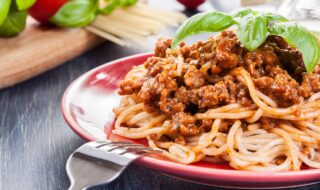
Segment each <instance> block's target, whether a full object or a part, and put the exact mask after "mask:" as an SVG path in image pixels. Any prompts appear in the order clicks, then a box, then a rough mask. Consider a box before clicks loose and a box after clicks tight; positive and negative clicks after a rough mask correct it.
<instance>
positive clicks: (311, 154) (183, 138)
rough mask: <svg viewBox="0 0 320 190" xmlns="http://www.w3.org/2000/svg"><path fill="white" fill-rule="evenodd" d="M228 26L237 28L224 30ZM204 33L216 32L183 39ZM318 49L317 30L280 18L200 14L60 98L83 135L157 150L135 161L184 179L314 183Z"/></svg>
mask: <svg viewBox="0 0 320 190" xmlns="http://www.w3.org/2000/svg"><path fill="white" fill-rule="evenodd" d="M213 18H214V19H213ZM228 19H230V20H228ZM261 19H262V20H261ZM263 19H265V20H263ZM222 21H223V22H222ZM203 22H204V23H203ZM211 22H213V23H211ZM228 22H229V24H227V23H228ZM261 22H265V23H264V25H262V26H261V25H260V24H259V23H261ZM219 23H220V25H219ZM221 23H222V24H221ZM248 23H249V24H248ZM250 23H251V24H250ZM252 23H253V24H252ZM208 24H215V27H209V28H208V27H207V25H208ZM232 25H238V29H236V30H234V29H232V30H229V29H227V28H228V27H230V26H232ZM251 25H253V26H251ZM264 26H265V27H266V28H264ZM243 28H245V30H244V29H243ZM279 28H280V29H279ZM264 30H266V32H265V31H264ZM203 32H219V33H218V34H216V35H214V36H212V37H210V38H209V39H206V40H205V41H198V42H196V43H193V44H191V45H188V44H186V43H185V42H181V41H182V40H183V39H185V38H186V37H188V36H190V35H194V34H198V33H203ZM288 32H289V33H288ZM294 32H297V33H298V34H294ZM264 33H265V34H264ZM296 35H298V36H299V38H297V36H296ZM246 36H247V37H246ZM248 36H249V37H248ZM259 41H260V42H259ZM248 42H250V43H248ZM248 44H249V45H248ZM319 49H320V48H319V43H318V40H317V39H316V38H315V37H313V36H312V34H311V33H309V32H308V31H307V30H306V29H305V28H302V27H300V26H298V25H296V24H291V23H289V21H287V20H286V19H285V18H283V17H281V16H279V15H273V14H263V13H257V12H254V11H252V10H245V11H242V12H240V13H238V14H235V15H232V16H231V15H226V14H224V13H219V12H208V13H201V14H198V15H195V16H193V17H191V18H189V19H188V20H187V21H185V23H183V24H182V26H180V28H179V29H178V31H177V34H176V36H175V37H174V39H173V40H171V39H164V38H161V39H159V40H158V41H157V42H156V45H155V50H154V52H153V53H146V54H140V55H134V56H131V57H126V58H122V59H120V60H116V61H113V62H111V63H107V64H105V65H102V66H100V67H98V68H95V69H93V70H91V71H89V72H87V73H86V74H84V75H82V76H81V77H79V78H78V79H77V80H75V81H74V82H73V83H72V84H71V85H70V86H69V87H68V89H67V90H66V92H65V94H64V96H63V99H62V112H63V115H64V118H65V119H66V121H67V123H68V124H69V125H70V127H71V128H72V129H73V130H74V131H75V132H76V133H77V134H78V135H79V136H81V137H82V138H84V139H86V140H97V139H105V138H108V139H110V140H114V141H121V140H124V141H133V142H135V143H140V144H141V143H142V144H145V145H146V146H150V147H152V148H154V149H156V150H159V151H161V152H162V154H161V155H150V156H146V157H143V158H141V159H139V160H138V161H137V163H138V164H141V165H143V166H146V167H149V168H152V169H155V170H159V171H161V172H164V173H167V174H170V175H173V176H175V177H177V178H180V179H184V180H190V181H193V182H198V183H204V184H211V185H217V186H226V187H240V188H272V187H291V186H300V185H305V184H310V183H315V182H317V181H319V179H320V147H319V146H320V64H319V57H320V50H319Z"/></svg>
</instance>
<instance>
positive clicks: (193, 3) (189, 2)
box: [178, 0, 205, 10]
mask: <svg viewBox="0 0 320 190" xmlns="http://www.w3.org/2000/svg"><path fill="white" fill-rule="evenodd" d="M204 1H205V0H178V2H179V3H181V4H183V5H184V6H185V7H186V8H187V9H190V10H193V9H196V8H197V7H198V6H199V5H201V4H202V3H203V2H204Z"/></svg>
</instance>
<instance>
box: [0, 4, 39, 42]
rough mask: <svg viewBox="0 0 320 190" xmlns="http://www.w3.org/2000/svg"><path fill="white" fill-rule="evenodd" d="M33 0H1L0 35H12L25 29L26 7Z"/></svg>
mask: <svg viewBox="0 0 320 190" xmlns="http://www.w3.org/2000/svg"><path fill="white" fill-rule="evenodd" d="M33 3H35V0H2V1H1V2H0V36H2V37H12V36H15V35H17V34H19V33H20V32H22V31H23V30H24V29H25V26H26V19H27V9H28V8H29V7H30V6H31V5H33Z"/></svg>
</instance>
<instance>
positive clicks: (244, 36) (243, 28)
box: [236, 14, 268, 51]
mask: <svg viewBox="0 0 320 190" xmlns="http://www.w3.org/2000/svg"><path fill="white" fill-rule="evenodd" d="M244 18H245V19H241V20H240V23H239V28H238V30H237V32H236V34H237V36H238V39H239V41H240V42H241V43H242V44H243V46H244V47H246V48H247V49H248V50H250V51H253V50H255V49H256V48H257V47H259V46H260V45H261V44H262V43H263V42H264V41H265V40H266V38H267V36H268V29H267V24H268V21H267V19H266V17H265V16H263V15H261V14H259V15H253V14H250V15H247V16H245V17H244Z"/></svg>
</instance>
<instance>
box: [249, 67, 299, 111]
mask: <svg viewBox="0 0 320 190" xmlns="http://www.w3.org/2000/svg"><path fill="white" fill-rule="evenodd" d="M273 70H277V71H274V72H273V73H276V74H275V75H274V76H273V77H268V76H263V77H260V78H257V79H254V83H255V86H256V87H257V88H258V89H259V90H260V91H261V92H263V93H264V94H266V95H267V96H269V97H270V98H272V99H273V100H274V101H276V102H277V103H278V105H279V106H280V107H288V106H291V105H293V104H297V103H300V102H301V101H302V99H301V98H300V96H299V83H297V82H296V81H295V80H294V79H293V78H291V76H289V75H288V74H287V72H285V71H284V70H282V69H280V68H279V67H273Z"/></svg>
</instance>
